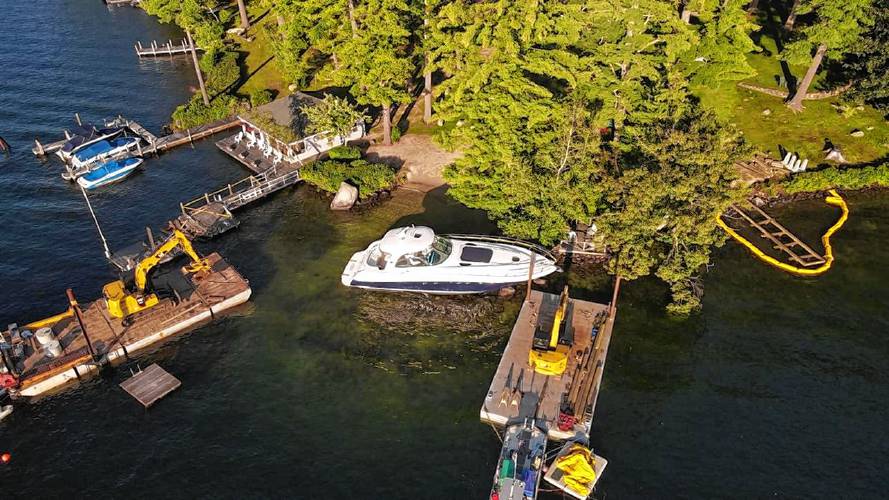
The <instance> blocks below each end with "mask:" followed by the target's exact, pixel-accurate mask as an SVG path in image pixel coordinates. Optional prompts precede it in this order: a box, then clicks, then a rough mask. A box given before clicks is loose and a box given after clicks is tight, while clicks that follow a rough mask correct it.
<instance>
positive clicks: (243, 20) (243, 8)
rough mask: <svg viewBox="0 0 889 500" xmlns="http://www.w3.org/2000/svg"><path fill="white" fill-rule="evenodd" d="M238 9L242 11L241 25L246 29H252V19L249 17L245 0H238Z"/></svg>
mask: <svg viewBox="0 0 889 500" xmlns="http://www.w3.org/2000/svg"><path fill="white" fill-rule="evenodd" d="M238 10H239V11H240V12H241V27H242V28H244V29H245V30H247V29H250V19H249V18H248V17H247V6H246V5H244V0H238Z"/></svg>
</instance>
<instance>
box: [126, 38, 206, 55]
mask: <svg viewBox="0 0 889 500" xmlns="http://www.w3.org/2000/svg"><path fill="white" fill-rule="evenodd" d="M133 47H134V48H135V49H136V55H138V56H139V57H163V56H175V55H182V54H188V53H189V52H191V46H190V45H188V40H185V39H182V41H179V42H176V43H173V40H167V42H166V43H157V42H156V41H152V42H151V43H149V44H148V46H146V47H143V46H142V42H136V45H134V46H133ZM195 50H202V49H201V48H200V47H195Z"/></svg>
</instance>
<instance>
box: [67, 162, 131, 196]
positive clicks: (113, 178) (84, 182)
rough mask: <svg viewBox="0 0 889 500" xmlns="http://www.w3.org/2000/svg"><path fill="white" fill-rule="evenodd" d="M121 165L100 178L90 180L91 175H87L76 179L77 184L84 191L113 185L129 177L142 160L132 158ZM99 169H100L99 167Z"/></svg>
mask: <svg viewBox="0 0 889 500" xmlns="http://www.w3.org/2000/svg"><path fill="white" fill-rule="evenodd" d="M122 163H123V165H122V166H121V167H120V168H117V169H116V170H113V171H110V172H108V173H106V174H105V175H102V176H101V177H97V178H95V179H93V178H91V175H90V174H91V173H87V174H85V175H82V176H80V177H78V178H77V183H78V184H80V185H81V186H82V187H83V188H84V189H96V188H98V187H101V186H107V185H108V184H113V183H115V182H119V181H122V180H124V179H125V178H127V177H129V176H130V174H132V173H133V172H135V171H136V169H137V168H139V166H140V165H142V160H141V159H138V158H134V159H133V161H127V160H123V162H122ZM100 168H101V167H100Z"/></svg>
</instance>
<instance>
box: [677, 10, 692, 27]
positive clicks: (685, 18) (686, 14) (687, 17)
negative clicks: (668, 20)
mask: <svg viewBox="0 0 889 500" xmlns="http://www.w3.org/2000/svg"><path fill="white" fill-rule="evenodd" d="M679 19H681V20H682V22H684V23H685V24H691V11H690V10H688V8H687V7H682V12H681V13H680V14H679Z"/></svg>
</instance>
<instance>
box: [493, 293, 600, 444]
mask: <svg viewBox="0 0 889 500" xmlns="http://www.w3.org/2000/svg"><path fill="white" fill-rule="evenodd" d="M561 304H562V299H561V297H560V296H559V295H554V294H550V293H544V292H540V291H537V290H533V291H532V292H531V294H530V297H529V300H527V301H525V303H524V304H523V305H522V310H521V312H520V313H519V317H518V319H517V320H516V324H515V327H513V330H512V334H511V335H510V337H509V341H508V343H507V344H506V349H505V350H504V351H503V357H502V358H501V359H500V364H499V366H498V367H497V372H496V373H495V375H494V379H493V380H492V381H491V386H490V388H489V389H488V393H487V396H486V398H485V401H484V403H483V404H482V407H481V409H480V411H479V416H480V418H481V420H482V422H485V423H489V424H493V425H496V426H498V427H503V426H506V425H507V424H508V423H509V422H510V421H511V420H512V419H514V418H516V417H518V416H519V410H520V407H521V401H522V399H523V398H524V396H525V395H528V394H539V397H540V401H539V403H538V408H539V409H538V411H537V414H536V415H534V417H536V418H537V420H538V421H543V422H545V424H546V427H547V429H548V436H549V438H550V439H553V440H558V441H562V440H566V439H570V438H572V437H575V436H576V435H577V434H581V435H587V434H589V428H590V422H591V421H592V418H593V411H594V409H595V406H596V399H597V398H598V396H599V385H600V384H601V382H602V373H603V370H604V368H605V357H606V356H607V354H608V345H609V344H610V342H611V330H612V327H613V326H614V311H615V310H614V308H612V307H610V306H609V305H606V304H597V303H594V302H587V301H584V300H578V299H569V298H567V297H565V306H566V307H565V308H564V309H565V310H564V312H563V313H562V315H561V316H560V315H559V313H558V311H559V309H560V306H561ZM554 322H555V323H556V325H555V326H556V328H560V330H561V332H562V333H563V335H562V336H561V337H560V338H559V342H558V348H559V350H562V351H564V359H563V362H564V366H562V367H560V368H559V370H560V371H561V373H559V374H557V375H556V374H552V372H547V371H546V370H544V369H541V368H540V366H532V360H533V359H535V357H534V356H533V355H530V353H532V351H533V350H534V349H535V345H537V342H536V338H535V337H539V336H538V335H537V333H538V332H539V331H541V330H544V331H549V330H550V329H551V328H552V327H553V323H554ZM559 323H561V325H560V324H559ZM569 337H570V340H566V339H568V338H569ZM553 352H555V350H554V351H553ZM547 373H549V374H547ZM515 374H518V375H517V377H515ZM514 377H515V378H514Z"/></svg>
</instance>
